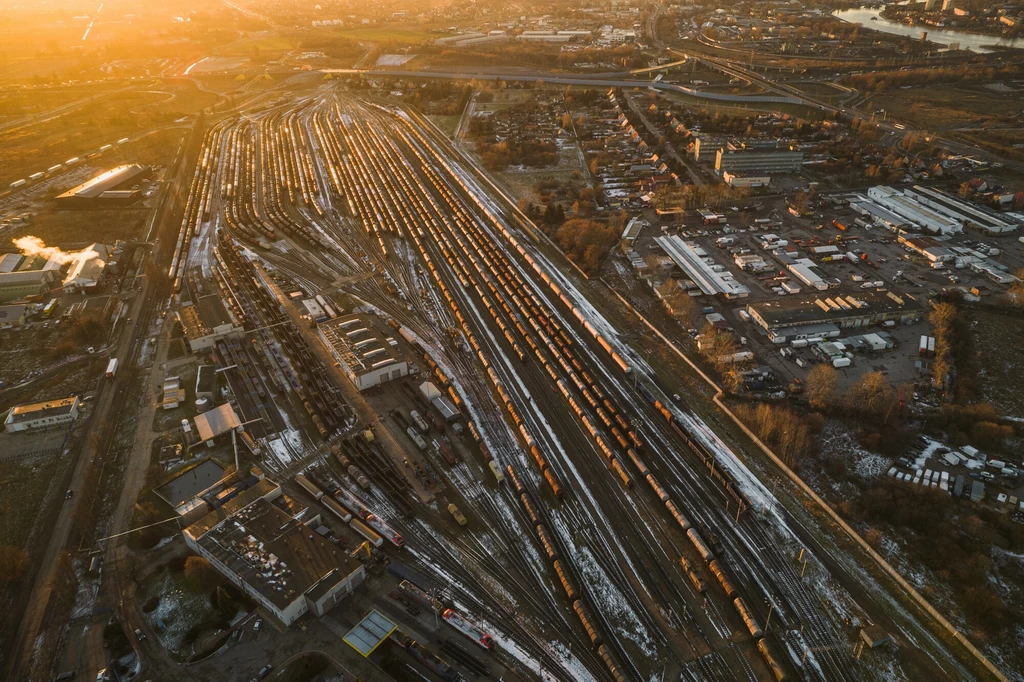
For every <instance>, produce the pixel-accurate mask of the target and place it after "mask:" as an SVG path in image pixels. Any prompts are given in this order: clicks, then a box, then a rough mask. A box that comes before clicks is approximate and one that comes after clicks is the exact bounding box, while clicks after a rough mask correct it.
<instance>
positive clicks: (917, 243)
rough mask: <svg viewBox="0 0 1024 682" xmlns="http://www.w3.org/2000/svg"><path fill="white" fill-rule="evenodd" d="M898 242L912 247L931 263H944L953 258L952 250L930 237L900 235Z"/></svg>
mask: <svg viewBox="0 0 1024 682" xmlns="http://www.w3.org/2000/svg"><path fill="white" fill-rule="evenodd" d="M899 243H900V244H903V245H904V246H906V247H907V248H909V249H913V250H914V251H916V252H917V253H919V254H921V255H922V256H924V257H925V258H927V259H928V260H930V261H932V262H933V263H945V262H947V261H951V260H953V252H952V251H950V250H949V249H947V248H946V247H945V246H943V245H942V244H940V243H939V242H937V241H935V240H934V239H932V238H931V237H923V236H921V235H915V234H912V235H906V236H904V235H900V238H899Z"/></svg>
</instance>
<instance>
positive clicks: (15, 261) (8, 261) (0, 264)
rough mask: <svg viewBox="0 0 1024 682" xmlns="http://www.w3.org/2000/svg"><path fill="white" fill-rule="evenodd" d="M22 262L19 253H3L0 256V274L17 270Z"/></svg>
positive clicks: (22, 257)
mask: <svg viewBox="0 0 1024 682" xmlns="http://www.w3.org/2000/svg"><path fill="white" fill-rule="evenodd" d="M23 260H25V257H24V256H22V255H21V254H20V253H5V254H4V255H2V256H0V274H2V273H5V272H14V271H15V270H18V269H19V268H20V267H21V261H23Z"/></svg>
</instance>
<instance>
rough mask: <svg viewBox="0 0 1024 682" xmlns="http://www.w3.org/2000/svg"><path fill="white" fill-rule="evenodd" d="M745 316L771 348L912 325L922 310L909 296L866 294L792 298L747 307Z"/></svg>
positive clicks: (922, 313)
mask: <svg viewBox="0 0 1024 682" xmlns="http://www.w3.org/2000/svg"><path fill="white" fill-rule="evenodd" d="M746 310H747V313H748V314H749V315H750V317H751V319H753V320H754V321H755V322H756V323H757V324H758V325H760V326H761V327H763V328H764V329H765V331H767V332H768V338H769V339H770V340H771V341H772V343H775V344H783V343H789V342H792V341H794V340H798V339H808V340H811V339H823V338H834V337H838V336H839V333H840V330H841V329H848V328H857V327H869V326H871V325H876V324H882V325H886V326H895V325H897V324H900V325H903V324H913V323H914V322H918V321H919V320H921V319H922V318H923V317H924V314H925V309H924V306H922V305H921V304H920V303H919V302H918V301H917V300H916V299H915V298H914V297H913V296H909V295H907V294H902V295H897V294H895V293H893V292H891V291H886V292H878V291H870V292H864V293H860V294H857V295H856V296H853V295H846V296H839V295H837V296H834V297H824V296H820V295H809V296H793V297H786V298H782V299H776V300H770V301H761V302H756V303H750V304H748V305H747V308H746Z"/></svg>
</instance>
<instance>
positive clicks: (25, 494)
mask: <svg viewBox="0 0 1024 682" xmlns="http://www.w3.org/2000/svg"><path fill="white" fill-rule="evenodd" d="M67 465H68V459H67V458H64V457H60V456H55V455H46V456H34V457H28V458H26V459H19V460H16V461H13V462H2V461H0V498H2V499H3V500H4V505H3V513H2V515H0V518H3V523H0V545H15V546H21V545H23V544H25V542H26V541H27V540H28V539H29V537H30V536H31V535H32V532H33V531H34V526H35V523H36V517H37V516H38V515H39V512H40V510H41V508H42V507H43V506H44V505H46V504H49V503H52V501H53V500H56V499H57V498H58V497H59V496H58V491H57V490H56V487H57V486H59V485H60V483H59V481H60V479H61V478H62V474H63V473H64V470H65V468H66V467H67ZM60 492H63V491H60Z"/></svg>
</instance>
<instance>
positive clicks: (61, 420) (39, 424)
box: [4, 396, 81, 433]
mask: <svg viewBox="0 0 1024 682" xmlns="http://www.w3.org/2000/svg"><path fill="white" fill-rule="evenodd" d="M79 405H81V403H80V402H79V400H78V396H71V397H70V398H61V399H60V400H46V401H43V402H40V403H31V404H29V405H18V406H16V407H13V408H11V411H10V412H9V413H8V414H7V419H5V420H4V429H5V430H6V431H7V432H8V433H18V432H21V431H32V430H37V429H48V428H53V427H55V426H63V425H65V424H70V423H72V422H73V421H75V419H77V418H78V407H79Z"/></svg>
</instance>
